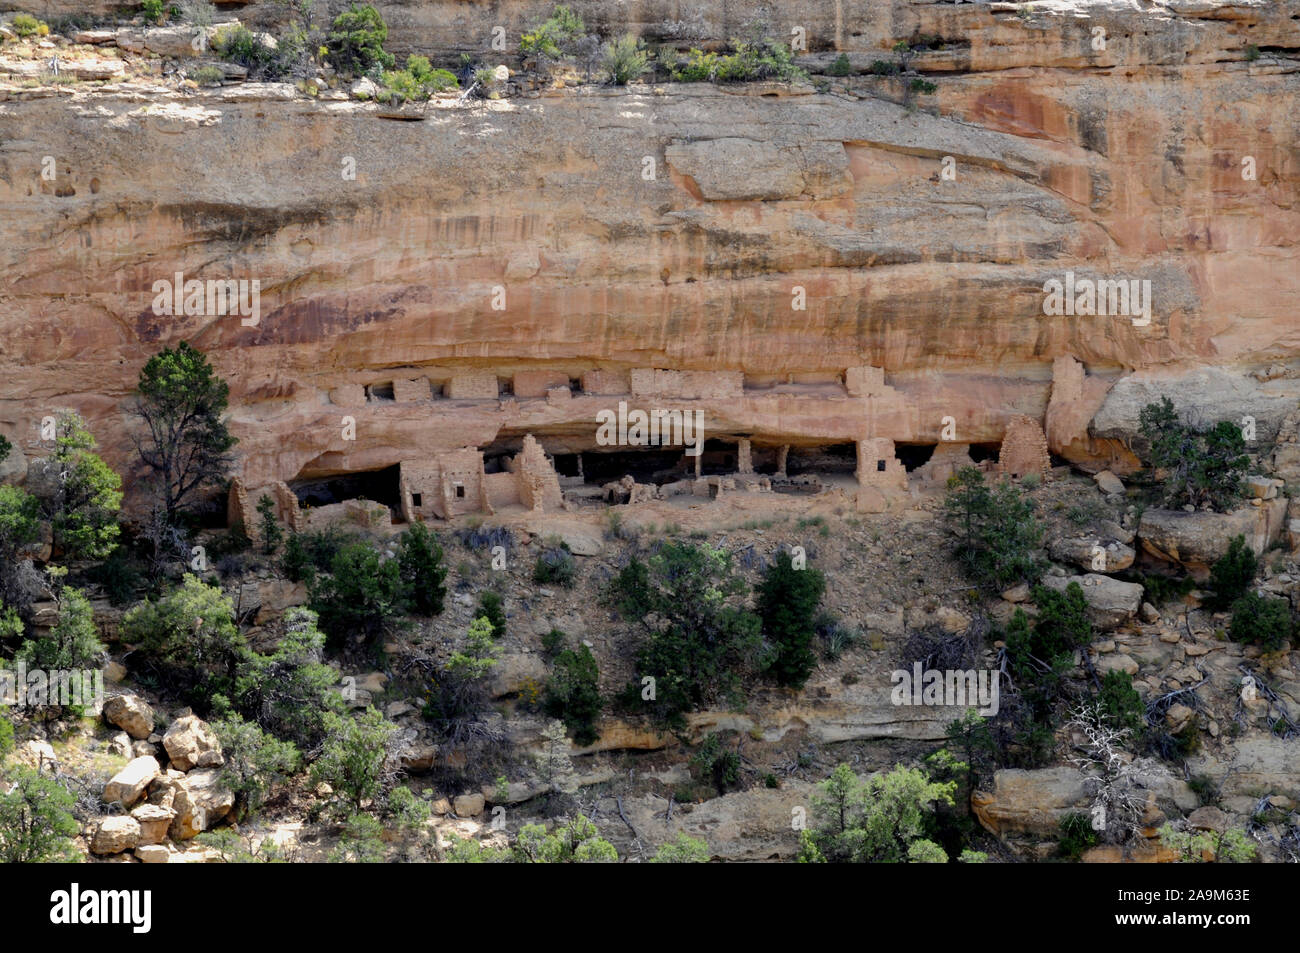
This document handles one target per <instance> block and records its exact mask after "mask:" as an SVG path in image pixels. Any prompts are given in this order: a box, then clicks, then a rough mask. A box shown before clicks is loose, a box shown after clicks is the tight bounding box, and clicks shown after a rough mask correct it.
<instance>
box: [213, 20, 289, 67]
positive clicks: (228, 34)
mask: <svg viewBox="0 0 1300 953" xmlns="http://www.w3.org/2000/svg"><path fill="white" fill-rule="evenodd" d="M212 49H213V51H214V52H215V53H216V54H217V55H218V56H220V57H221V58H222V59H223V60H226V61H227V62H230V63H236V64H238V65H240V66H243V67H244V68H245V69H249V70H259V69H264V68H266V67H267V66H268V65H270V64H271V63H272V62H273V61H274V60H275V50H273V49H272V48H271V47H269V46H267V45H266V44H265V43H263V42H262V41H261V39H260V38H259V37H258V35H257V34H256V33H254V32H253V31H252V30H250V29H248V27H246V26H244V25H242V24H230V25H227V26H223V27H220V28H219V29H218V30H217V31H216V32H215V33H214V34H213V36H212Z"/></svg>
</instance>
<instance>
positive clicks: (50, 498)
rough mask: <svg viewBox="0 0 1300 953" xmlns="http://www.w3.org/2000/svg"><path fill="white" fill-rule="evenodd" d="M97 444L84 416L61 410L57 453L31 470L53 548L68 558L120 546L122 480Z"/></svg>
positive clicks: (85, 556) (105, 552)
mask: <svg viewBox="0 0 1300 953" xmlns="http://www.w3.org/2000/svg"><path fill="white" fill-rule="evenodd" d="M95 448H96V444H95V438H94V437H93V436H91V434H90V431H89V430H88V429H87V428H86V423H85V421H84V420H82V419H81V415H80V414H78V413H76V412H75V411H71V410H64V411H60V412H59V413H58V416H57V418H56V421H55V446H54V451H53V452H52V453H51V454H50V455H49V456H48V457H45V458H44V459H43V460H39V461H37V462H36V464H35V465H34V466H33V467H32V468H31V469H30V471H29V473H28V478H27V480H28V485H29V486H31V487H32V490H33V493H34V494H35V496H36V498H37V499H38V500H40V503H41V515H42V517H43V518H44V520H45V521H46V522H47V523H49V524H50V533H51V543H52V547H53V552H54V553H55V554H56V555H64V556H66V557H67V558H69V559H103V558H104V557H105V556H107V555H108V554H109V553H111V552H112V551H113V550H114V549H115V548H116V546H117V537H118V534H119V532H120V530H119V527H118V525H117V513H118V510H120V509H121V508H122V478H121V477H120V476H118V475H117V473H115V472H114V471H113V469H112V468H111V467H109V465H108V464H106V463H105V462H104V461H103V460H102V459H101V458H100V457H99V455H98V454H96V453H95V452H94V451H95Z"/></svg>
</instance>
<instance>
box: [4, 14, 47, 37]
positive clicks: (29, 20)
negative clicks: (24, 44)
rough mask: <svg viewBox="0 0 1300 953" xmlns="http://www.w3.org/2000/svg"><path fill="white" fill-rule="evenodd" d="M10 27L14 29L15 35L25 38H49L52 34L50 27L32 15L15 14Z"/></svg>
mask: <svg viewBox="0 0 1300 953" xmlns="http://www.w3.org/2000/svg"><path fill="white" fill-rule="evenodd" d="M9 25H10V26H11V27H13V31H14V32H15V33H17V34H18V35H19V36H20V37H24V38H25V37H29V36H48V35H49V32H50V28H49V26H47V25H46V24H45V23H44V22H43V21H41V20H38V19H36V17H34V16H32V15H31V14H30V13H19V14H15V15H14V18H13V20H12V21H11V22H10V24H9Z"/></svg>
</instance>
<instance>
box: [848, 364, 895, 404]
mask: <svg viewBox="0 0 1300 953" xmlns="http://www.w3.org/2000/svg"><path fill="white" fill-rule="evenodd" d="M844 389H845V390H846V391H848V392H849V396H850V397H876V396H879V395H881V394H884V393H885V391H886V390H889V389H891V388H886V387H885V369H884V368H883V367H869V366H863V367H850V368H849V369H848V370H846V371H845V372H844Z"/></svg>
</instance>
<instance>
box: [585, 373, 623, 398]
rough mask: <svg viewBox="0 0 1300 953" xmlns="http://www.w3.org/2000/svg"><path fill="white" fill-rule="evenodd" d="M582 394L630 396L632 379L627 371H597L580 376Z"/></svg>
mask: <svg viewBox="0 0 1300 953" xmlns="http://www.w3.org/2000/svg"><path fill="white" fill-rule="evenodd" d="M582 392H583V393H584V394H630V393H632V378H631V375H630V374H629V373H628V372H627V371H615V370H597V371H587V372H586V373H585V374H583V375H582Z"/></svg>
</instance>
